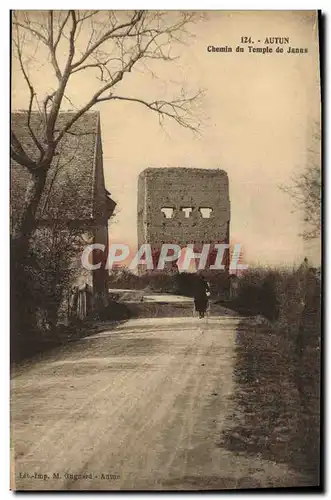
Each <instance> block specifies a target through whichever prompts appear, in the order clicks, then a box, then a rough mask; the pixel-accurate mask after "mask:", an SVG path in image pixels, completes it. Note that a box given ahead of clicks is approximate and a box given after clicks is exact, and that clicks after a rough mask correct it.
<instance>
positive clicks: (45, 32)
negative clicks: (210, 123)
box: [11, 10, 202, 252]
mask: <svg viewBox="0 0 331 500" xmlns="http://www.w3.org/2000/svg"><path fill="white" fill-rule="evenodd" d="M196 20H197V15H196V14H195V13H191V12H180V13H176V14H174V13H173V12H159V11H158V12H150V11H148V12H147V11H142V10H139V11H133V12H129V11H121V12H111V11H101V12H99V11H75V10H70V11H49V12H37V13H36V12H33V11H32V12H23V11H16V12H14V13H13V19H12V23H13V53H14V57H16V58H17V62H18V65H19V68H20V71H21V73H22V75H23V77H24V80H25V83H26V88H27V91H28V94H27V95H28V98H27V106H26V108H27V113H26V121H27V128H28V130H29V134H30V136H31V139H32V141H33V144H34V146H35V148H34V149H35V151H34V153H33V154H32V153H31V150H30V151H27V149H26V148H25V145H24V144H23V143H22V141H20V140H19V137H18V136H17V134H15V131H14V130H12V131H11V157H12V158H13V160H15V161H16V162H17V163H19V164H20V165H22V166H24V167H25V168H27V169H28V171H29V173H30V181H29V183H28V185H27V189H26V196H25V203H24V210H23V216H22V218H21V219H20V220H19V221H18V223H17V224H16V227H15V230H14V240H15V241H16V242H17V241H18V242H19V244H18V246H19V247H20V249H21V251H23V252H24V251H26V249H27V248H28V244H29V243H28V242H29V238H30V236H31V234H32V232H33V230H34V228H35V215H36V210H37V208H38V205H39V202H40V199H41V195H42V193H43V189H44V186H45V182H46V178H47V173H48V170H49V168H50V165H51V163H52V161H53V159H54V156H55V155H56V154H58V147H59V144H60V143H61V141H62V139H63V138H64V137H65V135H66V134H70V133H74V132H73V128H72V127H73V125H74V124H75V123H76V122H77V120H79V118H80V117H81V116H83V115H84V113H86V112H87V111H89V110H90V109H91V108H92V107H93V106H94V105H96V104H98V103H101V102H104V101H108V102H109V101H119V100H121V101H127V102H130V103H139V104H141V105H143V106H145V107H146V108H148V109H149V110H151V111H154V112H155V113H156V114H157V115H158V117H159V120H160V122H161V123H162V121H163V120H164V119H167V118H169V119H172V120H174V121H175V122H176V123H177V124H179V125H180V126H182V127H186V128H189V129H191V130H192V131H197V130H198V128H199V121H198V118H197V116H196V114H195V112H194V106H193V105H194V104H195V103H196V102H197V100H198V99H199V97H200V96H201V94H202V92H201V91H197V92H195V93H194V94H193V95H187V93H186V92H185V91H184V90H183V89H181V90H180V91H179V95H178V92H177V94H176V97H174V98H171V99H167V100H153V99H150V100H145V99H143V98H141V97H139V96H135V95H134V94H133V95H122V94H121V93H119V92H120V88H121V83H122V82H123V80H124V79H125V78H126V76H127V75H128V74H129V73H130V72H131V71H133V70H134V69H137V70H139V68H140V70H143V71H146V70H147V65H148V64H149V63H150V62H151V61H152V60H159V61H163V62H165V63H166V62H171V61H173V60H174V59H175V57H174V56H173V55H172V52H171V48H172V47H171V46H172V44H173V43H174V42H177V43H178V42H179V43H180V42H183V41H185V39H187V37H188V36H189V35H190V33H189V28H190V26H191V25H192V23H194V22H196ZM39 48H42V50H43V51H44V54H45V55H46V61H47V63H49V64H50V65H51V68H52V71H53V73H54V78H55V82H56V84H55V88H54V89H52V91H50V92H49V93H47V94H46V95H40V93H38V92H37V90H36V88H37V86H36V82H34V81H33V77H32V76H31V73H32V71H30V63H31V61H32V60H33V59H34V60H36V59H37V57H36V51H38V49H39ZM83 72H84V74H86V77H88V76H92V77H93V76H95V77H96V78H98V80H99V82H98V89H97V90H96V91H95V92H94V93H92V95H89V96H88V98H87V101H86V103H85V104H83V105H79V106H78V107H75V106H74V104H73V103H72V99H71V97H69V91H68V89H69V87H70V84H71V82H72V79H73V77H74V76H75V75H77V74H78V73H83ZM88 73H89V75H88ZM39 78H40V77H39ZM37 83H38V82H37ZM68 102H69V103H70V104H71V105H72V106H73V107H75V112H74V113H71V115H70V118H68V120H67V121H66V122H65V123H64V124H62V123H61V125H59V121H58V118H59V114H60V112H61V110H63V109H64V106H65V104H66V103H68ZM36 112H37V113H39V116H40V122H41V124H42V127H41V130H36V129H35V128H34V125H33V119H32V116H33V114H35V113H36Z"/></svg>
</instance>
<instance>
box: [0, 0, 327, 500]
mask: <svg viewBox="0 0 331 500" xmlns="http://www.w3.org/2000/svg"><path fill="white" fill-rule="evenodd" d="M67 4H68V2H64V1H62V0H58V1H57V2H56V4H54V5H53V6H49V5H48V6H47V8H51V7H53V8H55V9H65V8H67ZM328 5H329V1H328V2H327V1H326V0H323V1H322V2H319V4H318V5H314V2H309V1H305V0H302V1H301V2H298V1H296V2H293V1H292V2H289V1H288V0H277V1H272V2H268V3H267V4H266V2H262V1H255V2H247V1H246V2H245V1H239V0H233V1H232V2H227V3H221V2H216V1H215V0H213V1H211V0H205V1H204V2H201V1H197V0H191V1H190V2H188V1H187V0H186V1H184V0H182V1H180V2H179V1H178V0H176V1H174V0H168V1H167V2H160V1H155V0H154V1H151V0H150V1H147V0H145V1H143V2H139V4H138V5H137V2H132V1H129V0H113V1H112V2H111V8H112V9H124V8H125V9H130V8H145V9H146V8H147V9H153V10H156V9H190V10H198V9H199V10H209V9H218V10H237V9H238V10H239V9H240V10H266V7H268V10H281V9H284V10H289V9H290V10H316V9H322V11H323V12H324V13H325V14H326V15H327V14H329V12H330V9H329V8H328ZM70 7H71V8H80V9H88V8H91V2H86V1H84V0H80V1H76V0H75V1H72V2H71V5H70ZM96 7H97V8H100V9H107V8H109V2H100V1H94V2H93V8H96ZM12 8H15V9H36V10H43V9H44V8H45V4H44V2H41V1H40V0H38V1H36V0H35V1H30V2H29V3H28V4H27V2H26V0H16V2H15V4H14V2H13V4H11V3H8V4H5V3H3V4H2V5H1V7H0V14H1V15H0V40H1V45H0V46H1V59H2V60H1V62H2V64H1V69H2V71H1V73H2V74H1V79H0V82H1V92H0V98H1V101H2V102H1V108H0V109H1V134H0V138H1V149H0V151H1V156H2V158H1V160H2V161H1V168H0V186H1V191H2V192H1V195H0V204H1V206H0V223H1V233H0V234H1V235H2V246H1V257H2V262H3V265H2V270H1V271H2V272H1V280H0V289H1V298H0V304H1V334H2V336H1V339H2V342H1V344H2V346H1V347H2V348H1V353H2V357H3V359H2V360H1V364H0V366H1V371H2V373H1V380H2V384H1V392H2V394H1V396H2V405H1V413H0V415H1V426H0V429H1V440H0V442H1V453H2V460H1V465H2V468H1V474H0V492H1V498H7V497H8V495H11V493H10V492H9V491H8V487H9V383H8V379H9V377H8V374H9V312H8V311H9V300H8V296H9V273H8V267H9V251H8V249H9V237H8V233H9V223H8V221H9V208H8V207H9V190H8V186H9V175H8V166H9V149H8V146H9V95H10V94H9V9H12ZM327 27H328V22H326V26H325V28H327ZM325 39H326V46H325V50H326V52H327V58H326V68H325V70H324V71H325V76H326V75H327V68H330V44H329V37H328V36H327V33H325ZM328 83H329V81H325V82H324V84H325V85H326V84H328ZM328 90H329V85H328V86H327V87H326V88H325V92H324V97H325V99H326V96H327V95H328ZM324 112H325V122H324V126H326V124H327V123H328V124H329V127H327V128H326V134H325V135H324V138H325V159H328V157H329V156H328V153H329V151H328V145H329V144H330V141H329V139H330V121H329V110H328V109H327V106H326V103H324ZM324 168H325V169H326V170H328V168H329V162H327V164H326V163H325V164H324ZM330 182H331V181H330V176H327V178H326V186H325V190H326V192H325V198H327V197H328V195H329V196H331V186H330ZM330 206H331V204H330V203H329V204H328V206H325V209H327V210H326V212H327V213H325V217H326V218H327V220H328V221H329V220H330V217H327V216H328V215H330V210H329V209H330ZM328 229H330V228H328ZM327 234H328V236H329V235H330V234H331V233H330V231H329V232H328V233H327ZM327 239H328V238H326V239H325V244H327ZM329 249H330V245H328V251H327V252H326V255H325V257H326V259H327V257H329ZM327 260H328V259H327ZM325 278H326V283H325V285H326V288H327V289H328V285H329V281H330V271H329V270H327V272H326V276H325ZM324 307H325V312H326V313H327V311H328V310H329V311H330V310H331V298H330V296H327V298H326V301H325V306H324ZM328 332H329V328H326V331H325V332H324V333H325V336H324V345H325V347H327V349H326V352H325V354H324V357H325V363H324V364H325V375H326V378H325V381H324V386H325V395H327V388H328V387H329V384H328V382H330V373H331V372H330V368H329V366H328V365H329V363H328V362H327V361H329V359H330V357H329V356H328V354H330V352H329V350H330V345H331V343H330V342H328V343H326V338H327V336H328ZM326 344H327V345H326ZM329 404H330V397H329V398H327V408H326V415H325V424H326V425H325V427H326V428H325V433H326V435H325V436H326V438H327V439H326V446H327V449H329V445H330V437H329V436H330V434H329V432H328V430H329V429H328V425H327V424H328V416H329V415H330V412H329ZM326 465H327V467H326V470H325V480H326V483H327V478H328V476H329V475H330V472H331V471H330V468H329V462H328V461H327V464H326ZM204 494H205V493H204ZM238 494H239V495H240V493H238ZM34 496H35V495H32V496H30V498H31V497H34ZM41 496H42V497H46V496H49V494H47V493H45V494H41ZM78 496H82V497H83V495H79V494H78ZM91 496H92V497H96V494H91ZM125 496H126V495H125ZM166 496H168V495H166ZM175 496H177V495H175ZM224 496H225V497H227V496H228V494H223V493H222V497H223V498H224ZM252 496H253V497H254V496H256V497H257V498H261V495H254V494H253V495H252ZM286 496H288V495H285V497H286ZM38 497H40V494H38ZM65 497H69V494H62V498H65ZM149 497H150V495H149ZM171 498H174V495H173V494H171ZM283 498H284V496H283Z"/></svg>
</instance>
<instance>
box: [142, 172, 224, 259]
mask: <svg viewBox="0 0 331 500" xmlns="http://www.w3.org/2000/svg"><path fill="white" fill-rule="evenodd" d="M210 209H211V210H210ZM208 213H209V215H210V216H209V217H206V216H207V215H208ZM203 215H204V216H205V217H204V216H203ZM229 223H230V199H229V182H228V176H227V174H226V172H225V171H224V170H220V169H194V168H147V169H146V170H144V171H143V172H141V174H140V175H139V179H138V245H139V247H140V245H142V244H143V243H149V244H150V245H151V246H152V248H153V249H155V251H156V252H157V249H158V248H160V246H161V245H162V244H163V243H172V244H178V245H180V246H181V247H185V246H187V245H188V244H193V245H194V246H195V248H196V249H198V248H199V247H201V245H202V244H203V243H211V244H215V243H228V242H229Z"/></svg>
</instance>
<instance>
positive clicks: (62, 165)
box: [11, 111, 107, 220]
mask: <svg viewBox="0 0 331 500" xmlns="http://www.w3.org/2000/svg"><path fill="white" fill-rule="evenodd" d="M72 115H73V112H62V113H60V115H59V117H58V120H57V125H56V128H58V129H61V128H62V126H63V125H64V124H65V123H67V121H68V120H69V119H70V117H71V116H72ZM11 121H12V128H13V130H14V132H15V133H16V135H17V137H18V139H19V140H20V141H21V143H22V145H23V147H24V149H25V150H26V151H27V152H28V153H29V154H30V155H31V157H32V158H35V157H38V156H37V155H38V150H37V148H36V146H35V144H34V142H33V140H32V138H31V136H30V133H29V130H28V126H27V112H26V111H18V112H13V113H12V116H11ZM31 126H32V127H33V130H34V132H35V134H36V135H37V137H38V138H40V139H42V121H41V117H40V115H39V113H33V114H32V117H31ZM100 134H101V133H100V118H99V112H88V113H85V114H84V115H83V116H82V117H80V118H79V120H78V121H77V122H76V123H75V125H74V126H73V127H72V128H71V130H70V133H67V134H65V136H64V137H63V139H62V141H61V142H60V144H59V146H58V150H57V155H56V156H55V157H54V159H53V162H52V165H51V167H50V169H49V172H48V176H47V181H46V185H45V188H44V191H43V195H42V198H41V202H40V204H39V207H38V211H37V219H42V220H45V219H46V220H47V219H54V218H61V219H66V220H86V219H90V218H94V217H95V216H96V213H99V212H100V210H101V211H102V209H103V207H100V206H99V207H98V206H97V204H98V200H96V198H98V197H96V196H95V189H96V187H97V189H99V190H100V187H101V188H102V187H103V190H104V193H102V196H103V195H104V197H105V200H106V199H107V193H106V191H105V187H104V176H103V169H102V145H101V135H100ZM100 155H101V156H100ZM97 164H98V165H97ZM96 169H98V170H99V172H96ZM96 177H98V182H96ZM28 180H29V172H28V170H27V169H26V168H25V167H22V166H21V165H19V164H17V163H16V162H15V161H14V160H12V162H11V209H12V218H13V219H15V218H16V217H17V215H18V212H19V211H20V210H21V209H22V206H23V202H24V196H25V191H26V186H27V182H28ZM102 196H101V197H102ZM99 198H100V196H99ZM105 203H106V201H105Z"/></svg>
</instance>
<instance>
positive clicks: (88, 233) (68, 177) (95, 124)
mask: <svg viewBox="0 0 331 500" xmlns="http://www.w3.org/2000/svg"><path fill="white" fill-rule="evenodd" d="M70 115H71V112H63V113H60V115H59V118H58V121H57V125H58V126H59V128H60V127H61V125H63V123H66V122H67V121H68V119H70ZM11 118H12V128H13V129H14V132H15V133H16V135H17V137H18V138H19V140H20V141H21V143H22V144H23V147H24V148H25V149H26V150H27V151H28V152H29V153H30V154H31V156H32V157H33V154H34V148H35V145H34V143H33V141H32V138H31V135H30V133H29V130H28V127H27V112H26V111H19V112H13V113H12V117H11ZM31 126H32V127H33V130H34V131H35V133H37V134H39V136H40V137H41V132H42V122H41V118H40V115H39V113H33V114H32V117H31ZM28 178H29V172H28V170H27V169H26V168H25V167H22V166H21V165H19V164H17V163H16V162H15V161H13V160H12V163H11V223H12V227H13V224H15V221H16V220H17V218H18V217H19V216H20V211H21V210H22V205H23V201H24V196H25V190H26V185H27V181H28ZM115 206H116V203H115V202H114V201H113V200H112V199H111V197H110V193H109V192H108V191H107V190H106V188H105V181H104V171H103V158H102V140H101V128H100V115H99V112H88V113H86V114H85V115H83V116H82V117H81V118H80V119H79V120H78V121H77V122H76V124H75V125H74V126H73V127H72V129H71V130H70V133H67V134H66V135H65V136H64V138H63V140H62V141H61V143H60V145H59V147H58V150H57V154H56V156H55V157H54V159H53V162H52V165H51V167H50V170H49V172H48V177H47V181H46V185H45V188H44V191H43V194H42V198H41V202H40V204H39V206H38V210H37V228H38V229H37V232H38V231H44V232H45V231H46V232H45V234H48V235H49V237H51V234H52V231H53V229H54V228H55V227H59V226H61V228H65V230H66V231H69V232H70V231H74V232H75V234H77V233H78V234H80V235H81V240H82V245H85V244H89V243H101V244H104V245H105V247H106V249H107V248H108V219H109V218H110V217H111V216H112V214H113V212H114V209H115ZM81 248H82V246H80V247H79V250H78V249H77V255H76V256H75V257H74V258H73V260H72V262H71V266H73V267H74V268H75V273H74V278H73V280H72V282H71V283H70V287H69V289H68V290H67V294H66V297H65V298H64V304H63V307H62V313H63V311H64V313H65V314H72V315H77V316H78V317H79V318H81V319H82V318H84V317H85V316H86V315H87V314H88V312H89V309H93V308H96V307H97V306H98V304H100V303H103V302H104V301H105V298H106V296H107V291H108V282H107V281H108V273H107V271H106V270H105V269H104V267H103V266H102V267H101V269H99V270H95V271H93V272H92V271H88V270H86V269H84V267H83V266H82V263H81ZM104 257H105V259H106V253H105V255H104ZM93 259H94V261H97V262H99V261H100V255H94V256H93ZM74 293H75V294H76V297H75V299H73V294H74ZM73 308H74V310H73Z"/></svg>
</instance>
